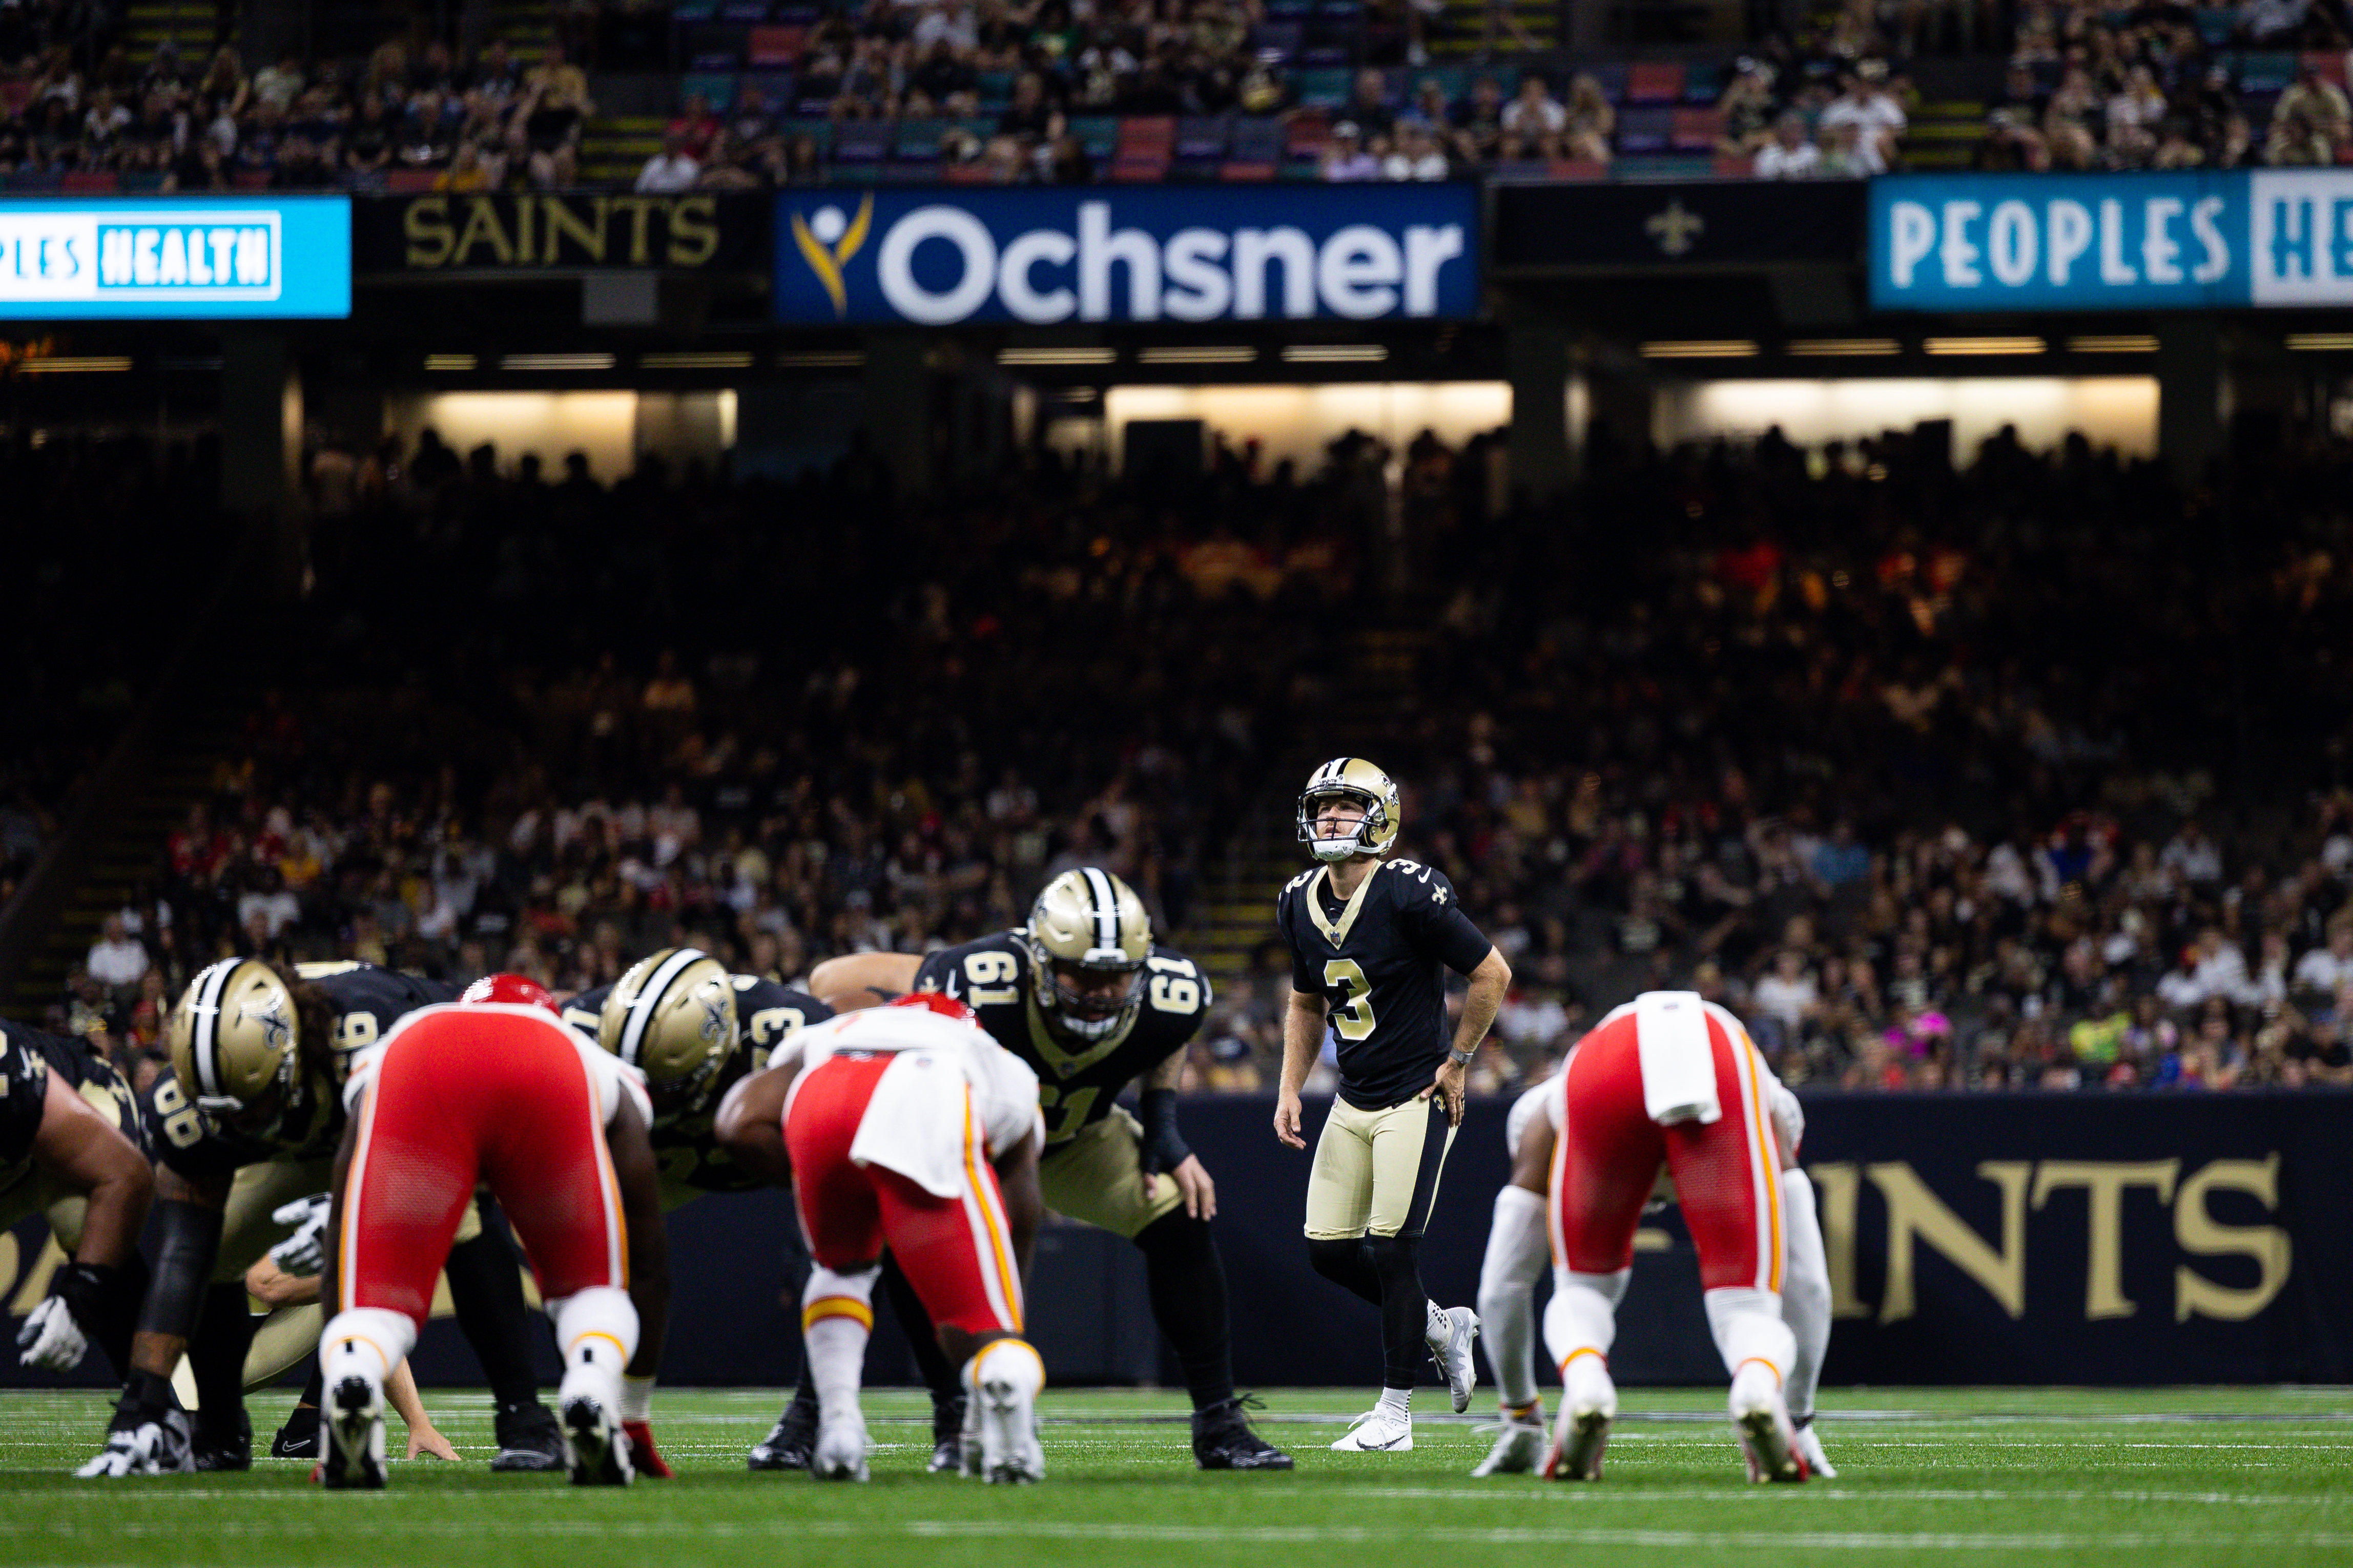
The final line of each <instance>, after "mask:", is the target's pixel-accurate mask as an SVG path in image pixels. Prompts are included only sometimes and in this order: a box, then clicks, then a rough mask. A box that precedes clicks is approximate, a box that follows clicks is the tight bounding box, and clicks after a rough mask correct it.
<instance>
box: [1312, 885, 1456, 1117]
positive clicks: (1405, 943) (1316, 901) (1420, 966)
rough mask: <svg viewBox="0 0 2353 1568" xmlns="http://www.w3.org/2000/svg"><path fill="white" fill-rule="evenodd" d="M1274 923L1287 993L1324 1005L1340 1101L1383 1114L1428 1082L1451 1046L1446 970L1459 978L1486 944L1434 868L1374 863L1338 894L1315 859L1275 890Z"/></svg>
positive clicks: (1451, 887) (1412, 1095)
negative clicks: (1333, 1039) (1351, 889)
mask: <svg viewBox="0 0 2353 1568" xmlns="http://www.w3.org/2000/svg"><path fill="white" fill-rule="evenodd" d="M1274 919H1275V925H1276V927H1277V929H1279V930H1280V931H1282V940H1283V942H1284V943H1285V944H1286V945H1288V946H1289V947H1290V949H1291V984H1292V986H1293V989H1295V990H1298V991H1302V992H1304V993H1306V994H1309V995H1311V996H1321V997H1323V998H1324V1001H1325V1003H1326V1004H1327V1005H1328V1006H1329V1008H1330V1018H1331V1024H1332V1028H1333V1031H1334V1033H1335V1035H1336V1036H1337V1037H1338V1052H1339V1058H1340V1098H1341V1099H1342V1100H1346V1101H1347V1102H1348V1103H1349V1104H1350V1105H1353V1106H1355V1107H1356V1109H1357V1110H1387V1109H1388V1107H1390V1106H1392V1105H1401V1104H1403V1103H1404V1102H1405V1101H1407V1100H1410V1099H1412V1098H1413V1097H1414V1096H1415V1095H1417V1094H1419V1093H1420V1092H1421V1091H1422V1090H1423V1089H1428V1088H1429V1087H1430V1079H1431V1078H1432V1076H1434V1075H1435V1074H1436V1073H1437V1071H1438V1065H1439V1063H1440V1062H1441V1061H1442V1060H1444V1059H1445V1057H1446V1052H1447V1049H1448V1047H1449V1046H1450V1045H1451V1043H1452V1035H1451V1031H1450V1030H1449V1029H1448V1028H1447V1026H1446V973H1445V972H1446V971H1447V970H1449V969H1451V970H1453V971H1454V972H1455V973H1458V974H1468V973H1470V972H1471V971H1472V970H1474V969H1476V968H1478V967H1479V965H1480V964H1481V963H1482V962H1484V961H1485V959H1486V957H1487V954H1488V952H1490V951H1491V950H1492V947H1493V944H1492V943H1490V942H1488V941H1487V939H1486V937H1485V936H1484V935H1482V934H1481V932H1480V930H1479V928H1478V927H1477V926H1475V925H1473V924H1472V922H1471V919H1470V917H1469V916H1467V915H1465V914H1464V913H1463V912H1462V910H1461V909H1460V908H1459V907H1458V906H1457V904H1456V901H1455V898H1454V884H1452V883H1451V882H1449V881H1448V880H1447V879H1446V877H1445V875H1444V873H1442V872H1440V870H1439V869H1438V868H1436V867H1434V866H1425V865H1422V864H1421V863H1420V862H1419V861H1416V860H1382V861H1376V862H1375V863H1374V865H1373V868H1372V869H1371V870H1370V871H1369V872H1367V873H1366V877H1365V879H1364V880H1363V881H1361V882H1359V883H1357V884H1356V893H1355V895H1354V896H1353V897H1351V898H1348V899H1346V900H1343V899H1341V898H1340V896H1339V895H1338V894H1337V893H1335V892H1334V891H1333V890H1332V874H1331V871H1330V869H1329V868H1325V867H1322V866H1318V867H1316V868H1314V870H1312V871H1303V872H1302V873H1301V874H1300V875H1298V876H1296V877H1294V878H1293V879H1291V881H1290V883H1289V884H1288V885H1287V886H1285V887H1284V888H1283V889H1282V896H1281V897H1280V898H1278V899H1277V900H1275V915H1274Z"/></svg>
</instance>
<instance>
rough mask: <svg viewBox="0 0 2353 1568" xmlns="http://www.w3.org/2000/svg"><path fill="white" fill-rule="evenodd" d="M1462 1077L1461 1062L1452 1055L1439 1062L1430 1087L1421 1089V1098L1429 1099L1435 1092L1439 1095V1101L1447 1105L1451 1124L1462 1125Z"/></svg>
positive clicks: (1453, 1125) (1447, 1119) (1449, 1123)
mask: <svg viewBox="0 0 2353 1568" xmlns="http://www.w3.org/2000/svg"><path fill="white" fill-rule="evenodd" d="M1462 1079H1463V1068H1462V1067H1461V1064H1460V1063H1458V1062H1456V1061H1455V1060H1454V1059H1453V1058H1451V1057H1450V1058H1447V1059H1446V1060H1445V1061H1443V1062H1441V1063H1440V1064H1439V1068H1438V1071H1437V1073H1436V1075H1435V1076H1433V1077H1432V1078H1431V1079H1430V1087H1429V1088H1428V1089H1423V1090H1422V1091H1421V1095H1420V1098H1421V1099H1423V1100H1428V1099H1429V1098H1430V1096H1431V1095H1433V1094H1434V1095H1436V1096H1438V1100H1439V1103H1440V1104H1441V1105H1443V1106H1445V1107H1446V1121H1447V1124H1448V1125H1449V1126H1452V1127H1460V1126H1461V1125H1462Z"/></svg>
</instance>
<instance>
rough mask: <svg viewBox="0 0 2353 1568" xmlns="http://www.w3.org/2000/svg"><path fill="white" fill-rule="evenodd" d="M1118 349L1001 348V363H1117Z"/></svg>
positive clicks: (999, 356)
mask: <svg viewBox="0 0 2353 1568" xmlns="http://www.w3.org/2000/svg"><path fill="white" fill-rule="evenodd" d="M1118 361H1119V351H1118V350H1117V349H999V350H997V363H999V364H1039V365H1048V364H1115V363H1118Z"/></svg>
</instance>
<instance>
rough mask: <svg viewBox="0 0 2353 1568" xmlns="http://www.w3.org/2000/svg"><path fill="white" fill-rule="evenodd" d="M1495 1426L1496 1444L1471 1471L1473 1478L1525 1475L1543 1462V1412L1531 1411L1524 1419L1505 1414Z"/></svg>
mask: <svg viewBox="0 0 2353 1568" xmlns="http://www.w3.org/2000/svg"><path fill="white" fill-rule="evenodd" d="M1495 1426H1496V1428H1497V1430H1496V1432H1495V1446H1494V1447H1492V1448H1490V1449H1488V1450H1487V1457H1486V1458H1483V1459H1482V1460H1480V1461H1479V1468H1476V1469H1474V1470H1472V1472H1471V1475H1472V1479H1474V1480H1476V1479H1484V1478H1486V1477H1488V1476H1524V1475H1525V1474H1527V1473H1528V1472H1529V1471H1530V1470H1533V1469H1535V1468H1536V1466H1537V1465H1539V1464H1541V1463H1543V1462H1544V1457H1545V1424H1544V1417H1543V1415H1541V1414H1539V1413H1535V1412H1531V1413H1530V1414H1529V1415H1528V1416H1527V1418H1526V1419H1525V1420H1523V1419H1520V1418H1518V1417H1515V1416H1510V1415H1506V1416H1504V1419H1503V1420H1501V1421H1499V1422H1497V1423H1495ZM1481 1430H1482V1431H1483V1430H1485V1428H1483V1427H1482V1428H1481Z"/></svg>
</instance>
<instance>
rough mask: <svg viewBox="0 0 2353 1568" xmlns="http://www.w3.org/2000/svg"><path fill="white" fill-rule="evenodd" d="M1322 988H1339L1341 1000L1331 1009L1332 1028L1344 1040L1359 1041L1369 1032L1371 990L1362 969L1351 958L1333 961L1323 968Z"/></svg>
mask: <svg viewBox="0 0 2353 1568" xmlns="http://www.w3.org/2000/svg"><path fill="white" fill-rule="evenodd" d="M1324 984H1326V985H1337V986H1340V987H1342V988H1343V994H1344V997H1345V999H1344V1000H1343V1001H1341V1002H1340V1003H1339V1004H1338V1005H1336V1006H1335V1007H1334V1008H1333V1009H1332V1026H1333V1027H1334V1028H1335V1029H1337V1030H1339V1031H1340V1037H1341V1038H1342V1039H1344V1040H1361V1039H1363V1038H1365V1037H1366V1036H1367V1035H1370V1034H1371V1033H1372V1032H1373V987H1372V983H1371V982H1370V981H1368V980H1366V978H1365V971H1364V969H1363V967H1362V966H1361V965H1360V964H1358V963H1356V960H1355V959H1353V958H1335V959H1333V960H1332V961H1331V962H1329V963H1326V964H1324Z"/></svg>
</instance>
